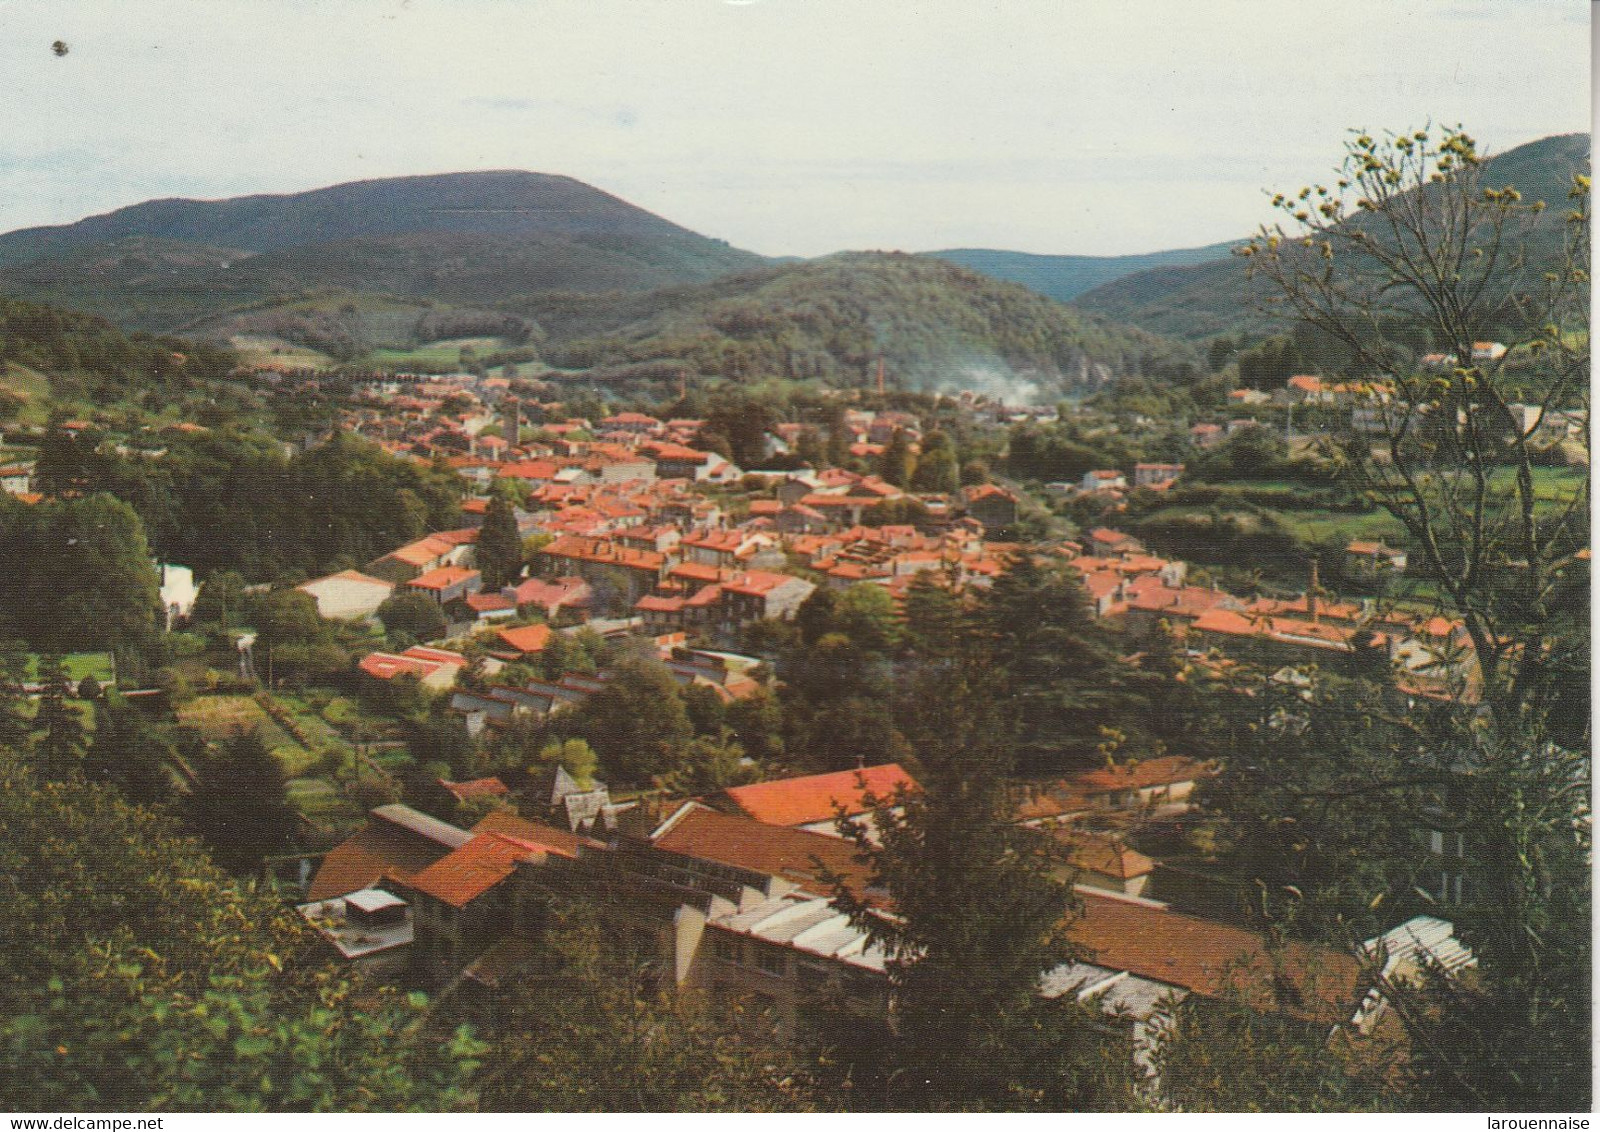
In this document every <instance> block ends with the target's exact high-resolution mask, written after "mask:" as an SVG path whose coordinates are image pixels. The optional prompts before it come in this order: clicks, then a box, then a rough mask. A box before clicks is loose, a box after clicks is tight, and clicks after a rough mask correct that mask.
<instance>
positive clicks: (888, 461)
mask: <svg viewBox="0 0 1600 1132" xmlns="http://www.w3.org/2000/svg"><path fill="white" fill-rule="evenodd" d="M915 463H916V457H915V456H914V455H913V454H912V452H911V438H910V437H909V436H907V435H906V431H905V429H903V428H897V429H895V430H894V433H893V434H892V435H891V436H890V437H889V443H888V444H886V445H884V447H883V454H882V455H880V456H879V457H878V475H879V476H881V477H882V479H883V481H884V482H885V483H892V484H894V486H895V487H910V486H911V473H912V469H913V467H914V466H915Z"/></svg>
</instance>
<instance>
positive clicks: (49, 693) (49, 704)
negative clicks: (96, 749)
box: [33, 656, 84, 782]
mask: <svg viewBox="0 0 1600 1132" xmlns="http://www.w3.org/2000/svg"><path fill="white" fill-rule="evenodd" d="M39 684H40V692H39V710H38V713H37V714H36V715H35V716H34V718H33V729H34V732H35V733H36V734H35V738H34V741H33V766H34V771H35V773H36V774H37V775H38V776H39V778H41V779H42V780H44V781H46V782H64V781H66V780H67V779H69V778H72V777H74V776H75V775H77V774H79V773H80V772H81V770H82V764H83V751H84V726H83V717H82V716H81V715H79V714H78V710H77V709H76V708H75V707H73V706H72V705H71V704H69V703H67V697H68V696H69V695H70V694H71V693H72V681H71V680H70V679H68V677H67V672H66V669H65V668H64V667H63V666H62V663H61V658H60V657H58V656H45V657H41V658H40V659H39Z"/></svg>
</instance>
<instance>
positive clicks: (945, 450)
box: [911, 429, 961, 492]
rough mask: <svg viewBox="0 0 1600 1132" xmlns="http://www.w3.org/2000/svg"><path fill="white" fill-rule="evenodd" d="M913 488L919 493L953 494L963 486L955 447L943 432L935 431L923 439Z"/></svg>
mask: <svg viewBox="0 0 1600 1132" xmlns="http://www.w3.org/2000/svg"><path fill="white" fill-rule="evenodd" d="M911 486H912V487H914V488H915V489H916V490H918V491H938V492H951V491H954V490H956V488H958V487H960V486H961V473H960V469H959V467H957V465H956V450H955V447H954V446H953V445H952V444H951V443H950V438H949V437H948V436H947V435H945V433H944V432H942V431H941V430H939V429H934V430H932V431H931V432H929V433H928V435H927V436H925V437H923V438H922V452H921V454H920V455H918V457H917V468H916V472H915V473H914V474H913V475H912V477H911Z"/></svg>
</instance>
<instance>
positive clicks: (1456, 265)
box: [1244, 127, 1592, 1111]
mask: <svg viewBox="0 0 1600 1132" xmlns="http://www.w3.org/2000/svg"><path fill="white" fill-rule="evenodd" d="M1275 203H1276V204H1277V205H1278V206H1279V207H1280V208H1281V209H1282V210H1283V212H1284V214H1285V219H1284V220H1283V222H1281V223H1280V224H1278V225H1274V226H1271V227H1269V228H1267V229H1264V230H1263V231H1262V233H1261V234H1260V236H1259V238H1257V239H1256V240H1255V241H1253V242H1252V244H1251V245H1250V246H1249V247H1248V248H1246V249H1244V251H1245V254H1246V255H1247V257H1248V258H1249V259H1250V262H1251V265H1252V270H1253V271H1254V273H1255V274H1256V275H1257V277H1258V278H1262V279H1264V280H1265V281H1266V282H1267V284H1268V286H1269V288H1270V291H1271V293H1272V295H1273V297H1274V299H1275V300H1277V302H1278V303H1279V305H1280V307H1281V309H1283V310H1286V311H1287V312H1288V313H1290V314H1291V315H1293V316H1294V317H1295V318H1297V319H1299V320H1300V321H1301V322H1302V323H1304V324H1306V325H1308V326H1309V327H1311V328H1312V329H1314V330H1315V331H1316V332H1317V333H1319V334H1321V335H1322V336H1324V337H1325V338H1327V339H1328V340H1330V341H1332V342H1334V343H1336V344H1337V345H1338V346H1339V347H1340V348H1341V349H1342V351H1343V353H1344V359H1345V360H1344V363H1343V365H1344V368H1345V369H1346V371H1347V372H1349V373H1351V374H1353V375H1356V376H1360V377H1364V378H1378V377H1380V376H1381V375H1386V374H1396V375H1398V376H1397V378H1396V379H1395V380H1394V381H1393V383H1392V385H1393V392H1392V396H1391V399H1390V401H1389V402H1388V403H1387V404H1386V405H1383V406H1382V412H1381V417H1382V423H1383V432H1382V434H1381V435H1378V436H1376V437H1369V438H1366V439H1364V440H1362V441H1360V442H1355V443H1351V444H1348V445H1345V446H1343V447H1341V448H1339V449H1337V450H1335V451H1332V452H1330V455H1331V456H1333V457H1334V458H1336V459H1338V460H1339V461H1340V463H1339V467H1340V471H1341V474H1342V475H1343V477H1344V478H1345V480H1346V482H1347V483H1349V484H1350V485H1351V486H1352V487H1353V488H1355V489H1356V490H1359V491H1360V492H1362V493H1364V495H1365V496H1366V497H1367V498H1370V499H1371V500H1372V501H1373V502H1375V503H1376V504H1377V505H1379V506H1381V507H1382V508H1383V509H1384V510H1386V511H1387V512H1388V513H1389V514H1390V515H1391V516H1393V517H1394V518H1395V519H1396V520H1398V521H1399V522H1400V523H1401V524H1403V525H1404V527H1405V529H1406V532H1407V535H1408V537H1409V542H1410V546H1411V548H1412V550H1413V553H1414V554H1415V556H1416V560H1417V562H1418V564H1419V566H1420V567H1421V569H1422V570H1423V571H1424V572H1425V574H1426V576H1427V577H1428V579H1429V582H1430V583H1431V585H1432V587H1433V589H1434V591H1435V592H1436V593H1437V594H1438V595H1439V598H1440V601H1441V603H1442V605H1443V608H1444V610H1445V612H1447V613H1448V614H1449V615H1450V616H1451V617H1454V618H1457V619H1459V620H1460V622H1461V624H1462V627H1463V629H1464V631H1465V633H1466V635H1467V637H1468V638H1469V640H1470V642H1471V652H1472V659H1473V662H1474V664H1475V667H1476V674H1475V676H1474V677H1473V678H1472V679H1471V680H1470V683H1469V684H1468V685H1466V686H1463V687H1462V688H1460V689H1459V690H1458V691H1457V693H1456V703H1455V706H1456V709H1457V710H1456V711H1455V713H1454V719H1453V720H1452V722H1453V725H1454V728H1453V734H1451V735H1450V736H1449V738H1448V742H1447V743H1445V744H1441V745H1440V753H1441V758H1440V761H1441V762H1443V763H1444V764H1445V765H1446V766H1447V767H1448V768H1449V769H1450V770H1451V771H1452V787H1453V790H1454V796H1453V798H1452V806H1451V810H1452V811H1453V812H1454V813H1456V814H1458V815H1460V817H1461V831H1462V832H1463V833H1466V834H1469V835H1470V836H1471V837H1472V838H1473V839H1474V841H1475V842H1476V846H1477V849H1478V852H1477V853H1476V854H1475V861H1476V864H1477V867H1476V868H1475V869H1474V870H1473V872H1472V875H1471V877H1470V883H1471V884H1472V885H1473V886H1474V888H1475V889H1476V893H1475V899H1473V900H1472V901H1471V902H1469V904H1468V906H1467V907H1466V908H1464V909H1462V910H1460V912H1458V913H1457V915H1456V916H1455V919H1456V921H1457V923H1458V927H1459V929H1460V930H1461V933H1462V935H1463V936H1464V937H1465V938H1466V940H1467V941H1468V942H1469V943H1471V945H1472V946H1473V948H1474V950H1475V952H1476V954H1477V955H1478V958H1479V961H1480V962H1479V970H1478V973H1477V980H1476V982H1475V984H1474V985H1472V986H1458V985H1455V984H1447V985H1443V986H1439V985H1436V986H1434V987H1432V988H1431V993H1426V992H1425V993H1421V994H1419V993H1417V992H1415V991H1412V990H1410V989H1408V988H1406V987H1402V986H1394V987H1390V988H1389V990H1390V991H1391V999H1392V1001H1393V1002H1394V1003H1395V1004H1396V1009H1397V1012H1398V1013H1399V1015H1400V1016H1401V1018H1402V1019H1403V1021H1404V1022H1405V1024H1406V1029H1407V1033H1408V1036H1409V1037H1410V1038H1411V1041H1412V1045H1413V1047H1414V1051H1415V1052H1414V1058H1415V1060H1414V1061H1413V1063H1412V1074H1413V1080H1414V1081H1415V1082H1416V1084H1417V1086H1418V1088H1419V1090H1420V1091H1421V1095H1422V1096H1423V1097H1425V1098H1426V1100H1427V1102H1428V1103H1429V1104H1432V1105H1436V1106H1451V1107H1455V1106H1460V1107H1464V1108H1471V1109H1476V1110H1480V1111H1488V1110H1496V1109H1502V1108H1515V1109H1520V1110H1542V1109H1568V1108H1571V1107H1572V1106H1573V1105H1575V1104H1576V1105H1579V1106H1586V1105H1587V1104H1588V1103H1589V1097H1590V1095H1591V1094H1590V1078H1589V1064H1590V1052H1591V1051H1590V1048H1589V1042H1588V1033H1589V1026H1590V1018H1591V1013H1590V1012H1591V1002H1590V996H1589V994H1588V992H1587V987H1588V982H1587V980H1586V979H1585V978H1584V977H1583V975H1582V974H1581V972H1583V971H1586V970H1588V967H1589V963H1590V956H1591V954H1592V939H1591V932H1590V912H1589V909H1590V899H1591V897H1590V879H1589V872H1588V865H1587V861H1588V854H1589V836H1588V821H1587V812H1588V789H1587V782H1588V777H1589V762H1588V758H1587V746H1588V742H1587V734H1588V724H1587V721H1585V722H1584V723H1583V724H1582V726H1581V727H1580V728H1576V729H1575V728H1573V727H1572V721H1571V720H1563V721H1561V722H1560V725H1559V726H1560V730H1561V731H1562V732H1564V733H1566V734H1568V735H1570V734H1571V733H1572V732H1573V731H1574V730H1578V731H1581V733H1582V735H1583V742H1582V744H1581V746H1578V747H1576V748H1574V749H1566V748H1562V747H1558V746H1557V745H1556V744H1554V743H1553V742H1551V741H1550V736H1551V734H1552V727H1551V720H1550V718H1549V714H1548V713H1549V709H1550V706H1551V704H1552V702H1553V698H1552V695H1551V692H1552V689H1553V688H1557V687H1560V686H1561V684H1562V683H1563V681H1564V679H1565V677H1564V673H1563V669H1564V668H1565V667H1566V666H1567V665H1568V664H1569V663H1570V658H1571V656H1572V651H1571V650H1570V649H1568V648H1565V647H1563V646H1562V645H1561V644H1560V639H1561V636H1562V634H1561V627H1562V626H1561V623H1562V621H1563V620H1564V618H1565V616H1566V615H1565V613H1564V611H1563V610H1562V609H1561V608H1559V607H1558V606H1557V605H1555V604H1554V603H1553V599H1555V597H1556V596H1557V595H1558V594H1561V593H1563V592H1567V591H1566V587H1565V585H1564V576H1566V575H1567V574H1568V572H1569V571H1574V570H1576V569H1577V566H1576V564H1575V555H1576V552H1577V551H1578V550H1579V549H1580V548H1581V547H1582V546H1583V545H1584V544H1585V543H1586V541H1587V529H1586V527H1587V524H1586V518H1587V509H1588V485H1587V481H1586V480H1585V481H1584V482H1583V483H1581V484H1579V485H1576V486H1575V488H1574V489H1573V490H1572V491H1571V492H1570V494H1569V495H1568V497H1567V498H1565V499H1558V500H1556V501H1555V503H1554V505H1553V506H1552V505H1551V504H1550V503H1548V502H1546V501H1543V500H1541V499H1540V498H1539V489H1538V486H1537V478H1536V476H1535V456H1534V445H1533V443H1532V441H1531V436H1530V430H1528V429H1527V428H1526V425H1525V424H1524V418H1520V417H1519V416H1518V415H1517V414H1516V413H1514V412H1513V410H1512V408H1511V406H1512V405H1514V404H1517V403H1519V398H1520V397H1522V396H1524V395H1525V394H1526V392H1527V391H1526V390H1525V389H1519V386H1520V381H1519V379H1517V377H1516V372H1517V370H1516V366H1517V365H1519V364H1521V362H1522V361H1523V360H1527V361H1528V362H1529V364H1530V366H1531V369H1530V371H1529V375H1530V376H1531V377H1533V378H1536V384H1535V386H1534V391H1533V393H1532V395H1531V400H1532V401H1533V402H1534V403H1535V407H1536V408H1537V409H1538V410H1539V411H1540V412H1543V413H1550V412H1555V411H1559V410H1562V409H1573V408H1583V407H1586V405H1587V395H1588V373H1589V353H1588V349H1589V346H1588V343H1589V335H1588V329H1589V327H1588V279H1589V277H1588V245H1589V224H1590V215H1589V204H1588V178H1587V176H1586V175H1577V176H1575V178H1574V183H1573V187H1572V190H1571V193H1570V197H1569V202H1568V208H1567V211H1566V213H1565V215H1564V216H1563V217H1559V218H1557V217H1554V216H1552V215H1549V214H1547V210H1546V204H1547V203H1551V204H1556V205H1558V206H1559V205H1560V203H1561V202H1544V201H1535V200H1524V199H1523V195H1522V193H1521V192H1519V191H1518V189H1517V188H1516V187H1515V186H1511V185H1504V184H1497V183H1495V182H1494V181H1493V180H1492V179H1491V174H1490V172H1489V167H1488V166H1487V165H1486V163H1485V162H1484V160H1483V157H1482V155H1481V154H1480V153H1479V151H1478V148H1477V144H1476V142H1475V141H1474V140H1473V139H1472V138H1471V137H1470V136H1469V135H1468V134H1466V133H1465V131H1463V130H1462V129H1460V128H1459V127H1457V128H1449V129H1444V130H1441V131H1433V130H1419V131H1415V132H1408V133H1402V134H1390V135H1387V136H1385V137H1383V138H1375V137H1373V136H1372V135H1370V134H1365V133H1361V134H1357V135H1356V136H1354V137H1353V138H1352V139H1351V140H1350V141H1348V142H1347V143H1346V146H1345V160H1344V162H1343V164H1342V165H1341V167H1340V169H1339V171H1338V177H1337V183H1336V186H1335V187H1332V188H1330V187H1328V186H1322V185H1317V186H1307V187H1306V188H1304V189H1303V190H1302V191H1300V192H1299V193H1294V194H1287V193H1286V194H1280V195H1279V196H1278V197H1277V198H1275ZM1541 261H1542V262H1541ZM1538 268H1543V269H1544V270H1538ZM1496 339H1498V340H1500V341H1501V342H1502V343H1503V344H1504V345H1505V346H1506V347H1507V350H1506V352H1505V353H1504V354H1503V355H1500V356H1498V357H1496V356H1493V351H1481V350H1477V349H1475V345H1474V344H1475V343H1479V342H1486V341H1493V340H1496ZM1425 346H1431V347H1432V349H1433V350H1434V351H1435V352H1437V353H1441V354H1444V355H1446V356H1447V358H1448V359H1449V360H1448V361H1447V363H1446V365H1445V366H1444V367H1443V368H1440V369H1437V370H1435V371H1434V372H1419V370H1420V368H1421V367H1420V366H1419V365H1418V364H1417V362H1416V360H1415V355H1416V353H1418V352H1419V351H1420V349H1421V348H1425ZM1583 644H1584V648H1583V650H1582V651H1583V652H1585V653H1586V652H1587V647H1586V646H1587V641H1586V640H1585V641H1584V642H1583ZM1475 701H1481V706H1480V703H1479V702H1475ZM1534 1050H1537V1051H1538V1053H1537V1056H1536V1059H1531V1058H1530V1053H1531V1051H1534Z"/></svg>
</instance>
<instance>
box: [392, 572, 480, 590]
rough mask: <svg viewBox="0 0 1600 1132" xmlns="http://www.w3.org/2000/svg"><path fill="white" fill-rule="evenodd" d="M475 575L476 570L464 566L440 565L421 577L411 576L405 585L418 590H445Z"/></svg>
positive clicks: (476, 574) (476, 573)
mask: <svg viewBox="0 0 1600 1132" xmlns="http://www.w3.org/2000/svg"><path fill="white" fill-rule="evenodd" d="M477 576H478V572H477V571H476V570H468V569H467V568H466V567H465V566H441V567H439V568H438V569H437V570H429V571H428V572H427V573H426V574H423V575H422V576H421V577H418V578H412V579H411V581H409V582H407V583H406V585H408V586H411V587H413V588H415V589H419V590H446V589H449V588H450V587H451V586H458V585H460V584H461V583H462V582H465V581H469V580H470V579H472V578H476V577H477Z"/></svg>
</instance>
